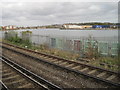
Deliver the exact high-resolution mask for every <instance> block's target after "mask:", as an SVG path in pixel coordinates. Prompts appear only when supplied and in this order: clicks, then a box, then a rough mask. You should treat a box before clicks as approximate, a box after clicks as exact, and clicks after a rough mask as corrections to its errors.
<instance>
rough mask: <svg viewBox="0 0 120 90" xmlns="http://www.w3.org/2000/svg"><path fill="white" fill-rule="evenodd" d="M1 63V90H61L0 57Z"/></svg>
mask: <svg viewBox="0 0 120 90" xmlns="http://www.w3.org/2000/svg"><path fill="white" fill-rule="evenodd" d="M1 57H2V58H1V59H0V60H1V61H2V72H1V73H2V80H1V81H0V82H1V84H2V88H3V89H11V88H38V89H45V90H54V89H58V90H61V88H60V87H58V86H56V85H54V84H52V83H51V82H49V81H47V80H45V79H43V78H41V77H40V76H37V75H36V74H34V73H32V72H30V71H29V70H26V69H25V68H23V67H21V66H20V65H18V64H16V63H14V62H12V61H11V60H9V59H8V58H6V57H4V56H1Z"/></svg>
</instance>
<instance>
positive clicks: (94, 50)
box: [85, 36, 100, 59]
mask: <svg viewBox="0 0 120 90" xmlns="http://www.w3.org/2000/svg"><path fill="white" fill-rule="evenodd" d="M87 44H88V45H87V48H86V52H85V56H86V57H87V58H89V59H97V58H98V57H99V56H100V53H99V52H98V42H97V41H93V40H92V37H91V36H89V38H88V42H87Z"/></svg>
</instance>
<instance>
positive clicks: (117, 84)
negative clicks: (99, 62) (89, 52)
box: [3, 46, 120, 87]
mask: <svg viewBox="0 0 120 90" xmlns="http://www.w3.org/2000/svg"><path fill="white" fill-rule="evenodd" d="M3 48H6V49H8V50H11V51H13V52H15V53H18V54H21V55H23V56H26V57H29V58H32V59H35V60H38V61H42V62H44V63H48V64H50V65H54V66H57V67H60V68H62V69H64V70H67V71H71V72H75V73H76V74H80V75H84V76H86V77H89V78H93V79H94V80H97V81H101V82H104V83H106V84H110V85H113V86H116V87H120V83H116V82H111V81H109V80H106V79H103V78H100V77H95V76H92V75H89V74H87V73H84V72H80V71H78V70H73V69H71V68H69V67H64V66H61V65H58V64H54V63H52V62H49V61H46V60H43V59H40V58H37V57H34V56H31V55H29V54H26V53H23V52H18V51H17V50H13V49H11V48H8V47H4V46H3ZM82 65H84V64H82ZM87 66H88V65H87ZM103 71H104V70H103ZM117 74H118V73H117Z"/></svg>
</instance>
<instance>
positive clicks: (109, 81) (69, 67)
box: [2, 43, 120, 87]
mask: <svg viewBox="0 0 120 90" xmlns="http://www.w3.org/2000/svg"><path fill="white" fill-rule="evenodd" d="M4 44H6V43H4ZM6 45H9V46H12V47H16V49H17V48H19V49H21V50H25V51H27V52H31V53H34V54H39V55H43V56H44V57H48V58H52V59H55V60H53V61H52V60H51V61H50V60H45V59H41V58H38V57H35V56H32V55H29V54H27V53H25V52H20V51H17V50H14V49H11V48H8V47H6V46H4V45H3V46H2V47H3V48H5V49H8V50H11V51H13V52H15V53H19V54H22V55H24V56H27V57H29V58H33V59H35V60H38V61H42V62H44V63H48V64H50V65H54V66H57V67H60V68H62V69H65V70H69V71H71V72H75V73H77V74H81V75H84V76H87V77H89V78H93V79H94V80H97V81H101V82H104V83H106V84H110V85H113V86H115V87H120V82H119V81H114V79H115V80H116V78H117V80H119V75H120V74H119V73H117V72H113V71H110V70H106V69H102V68H99V67H94V66H90V65H86V64H83V63H78V62H73V61H70V60H66V59H62V58H59V57H56V56H51V55H47V54H43V53H39V52H35V51H32V50H28V49H25V48H21V47H18V46H14V45H11V44H6ZM56 62H57V63H56ZM59 62H60V63H59ZM64 63H68V64H67V65H63V64H64ZM79 66H80V67H82V69H81V70H78V69H77V67H79ZM87 70H88V71H87ZM86 71H87V72H86ZM95 72H98V73H99V74H97V75H94V73H95ZM105 74H106V75H107V76H108V77H106V78H103V77H102V76H104V75H105Z"/></svg>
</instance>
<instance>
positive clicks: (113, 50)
mask: <svg viewBox="0 0 120 90" xmlns="http://www.w3.org/2000/svg"><path fill="white" fill-rule="evenodd" d="M4 38H5V39H7V40H9V41H12V42H14V43H18V42H19V44H22V45H24V46H28V47H31V45H32V46H37V45H45V46H47V47H49V48H51V49H52V48H54V49H60V50H63V51H69V52H73V53H78V54H79V55H80V57H86V58H97V57H99V56H118V46H119V45H118V40H117V37H109V38H108V39H110V40H111V41H109V40H107V39H106V40H105V38H104V37H100V38H95V37H92V36H89V37H62V36H43V35H33V34H32V32H30V31H24V32H22V33H21V35H20V36H19V37H18V33H16V32H9V33H5V35H4Z"/></svg>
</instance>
